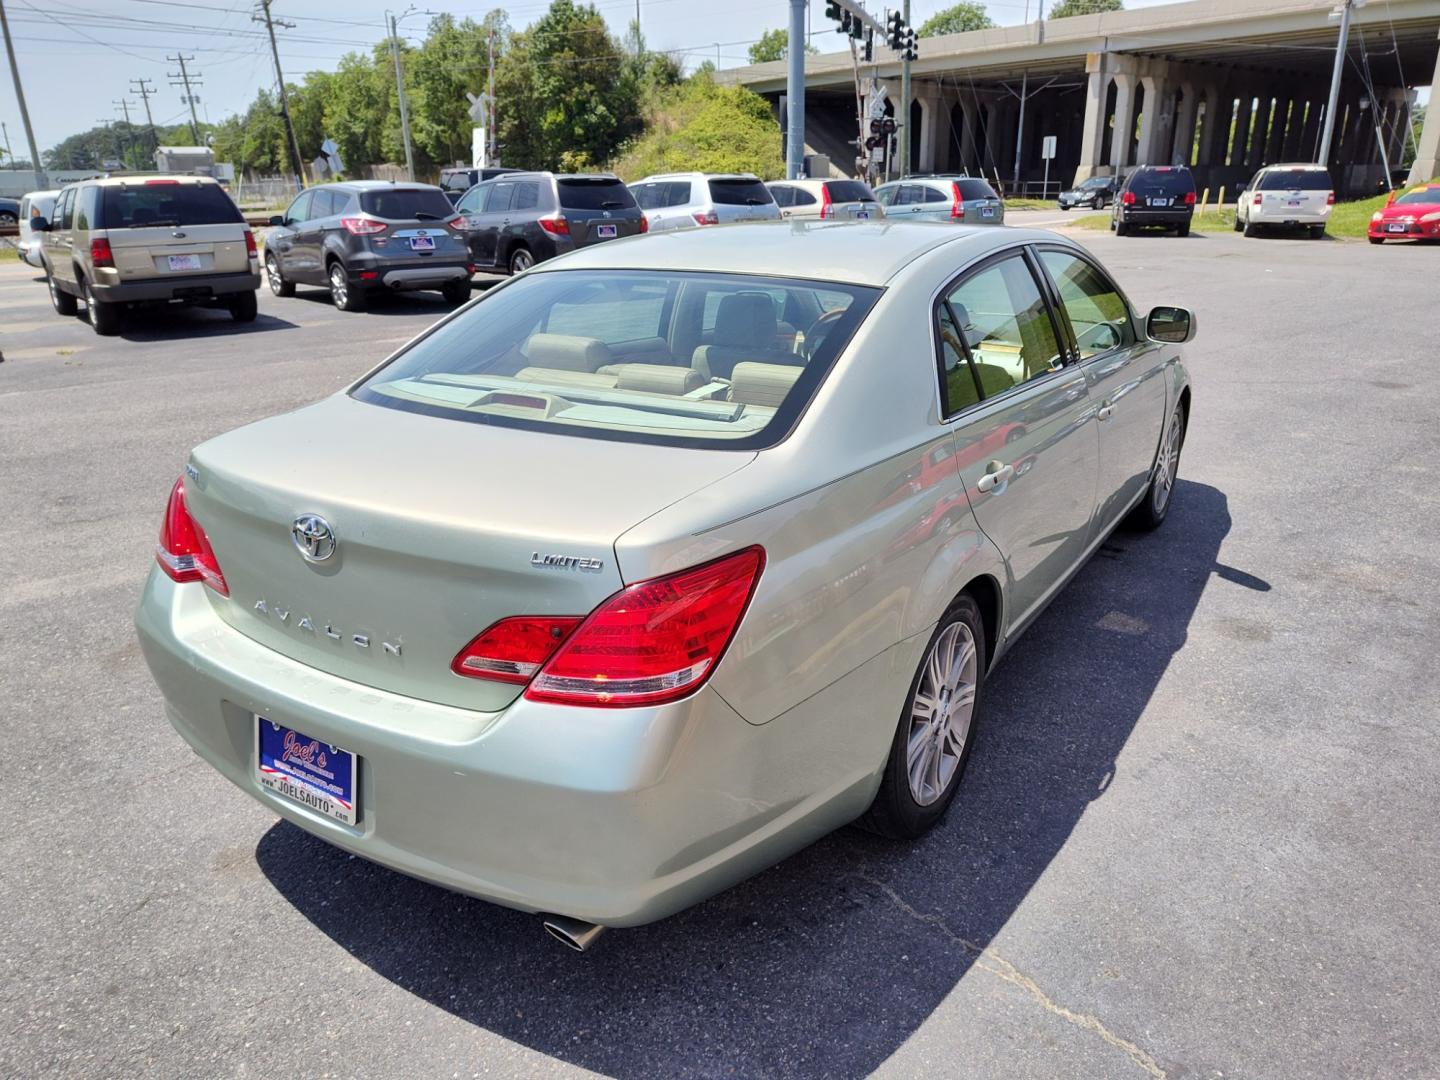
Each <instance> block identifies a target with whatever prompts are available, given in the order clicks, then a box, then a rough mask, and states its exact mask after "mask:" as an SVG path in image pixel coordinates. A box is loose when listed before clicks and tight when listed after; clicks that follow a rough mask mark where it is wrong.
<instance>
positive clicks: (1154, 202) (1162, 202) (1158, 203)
mask: <svg viewBox="0 0 1440 1080" xmlns="http://www.w3.org/2000/svg"><path fill="white" fill-rule="evenodd" d="M1150 205H1151V206H1169V205H1170V200H1169V199H1151V200H1150Z"/></svg>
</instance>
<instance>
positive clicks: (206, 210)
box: [100, 184, 245, 229]
mask: <svg viewBox="0 0 1440 1080" xmlns="http://www.w3.org/2000/svg"><path fill="white" fill-rule="evenodd" d="M101 190H102V191H103V192H104V193H105V194H104V202H103V203H102V206H101V226H100V227H101V228H106V229H143V228H148V227H151V226H160V225H233V224H236V223H243V222H244V221H245V219H244V217H242V216H241V214H240V211H239V210H238V209H237V208H236V206H235V204H234V203H233V202H231V200H230V196H229V195H226V194H225V192H224V191H223V190H221V188H220V185H219V184H136V185H134V186H133V187H132V186H130V185H129V184H126V185H124V186H123V187H106V188H101Z"/></svg>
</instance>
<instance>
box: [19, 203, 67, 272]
mask: <svg viewBox="0 0 1440 1080" xmlns="http://www.w3.org/2000/svg"><path fill="white" fill-rule="evenodd" d="M59 194H60V192H59V191H32V192H30V194H29V195H25V196H23V197H22V198H21V199H20V261H21V262H23V263H29V264H30V265H31V266H34V267H43V266H44V265H45V264H44V263H43V262H42V261H41V259H40V237H39V235H37V234H36V233H35V232H34V231H33V230H32V229H31V228H30V219H31V218H37V217H42V218H45V219H46V220H49V218H50V216H51V214H53V213H54V211H55V197H56V196H57V195H59Z"/></svg>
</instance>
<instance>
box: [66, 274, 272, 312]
mask: <svg viewBox="0 0 1440 1080" xmlns="http://www.w3.org/2000/svg"><path fill="white" fill-rule="evenodd" d="M105 276H109V275H105ZM90 288H91V289H92V290H93V291H94V293H95V296H96V298H97V299H99V300H102V301H104V302H106V303H112V304H128V303H135V302H138V301H145V300H196V299H204V298H205V297H207V296H227V295H230V294H232V293H242V292H254V291H255V290H256V289H258V288H260V272H259V270H256V271H255V272H253V273H251V272H249V271H247V272H245V273H240V274H189V275H186V276H184V277H176V278H145V279H143V280H140V281H124V282H119V283H118V284H117V283H107V282H105V281H102V280H98V275H97V280H96V281H94V282H92V283H91V285H90Z"/></svg>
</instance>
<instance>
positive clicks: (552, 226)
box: [540, 214, 570, 236]
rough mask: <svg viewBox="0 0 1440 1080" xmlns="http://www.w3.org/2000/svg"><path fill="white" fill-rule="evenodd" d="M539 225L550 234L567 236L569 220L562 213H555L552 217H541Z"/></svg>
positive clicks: (568, 233)
mask: <svg viewBox="0 0 1440 1080" xmlns="http://www.w3.org/2000/svg"><path fill="white" fill-rule="evenodd" d="M540 227H541V228H542V229H544V230H545V231H546V232H547V233H549V234H550V235H551V236H569V235H570V222H568V221H566V220H565V215H564V214H556V215H555V216H554V217H542V218H541V219H540Z"/></svg>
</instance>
